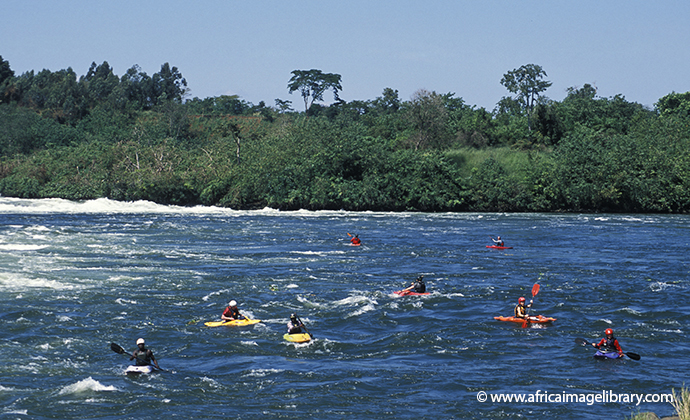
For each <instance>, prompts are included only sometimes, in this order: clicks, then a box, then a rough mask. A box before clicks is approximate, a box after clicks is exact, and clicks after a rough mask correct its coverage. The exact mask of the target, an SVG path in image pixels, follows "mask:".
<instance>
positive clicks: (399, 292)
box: [393, 290, 431, 296]
mask: <svg viewBox="0 0 690 420" xmlns="http://www.w3.org/2000/svg"><path fill="white" fill-rule="evenodd" d="M393 293H395V294H396V295H398V296H424V295H430V294H431V293H429V292H424V293H417V292H413V291H411V290H396V291H395V292H393Z"/></svg>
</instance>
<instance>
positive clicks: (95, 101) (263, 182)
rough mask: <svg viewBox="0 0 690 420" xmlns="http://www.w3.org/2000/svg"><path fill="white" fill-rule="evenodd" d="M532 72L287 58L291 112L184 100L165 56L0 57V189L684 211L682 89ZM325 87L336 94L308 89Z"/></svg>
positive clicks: (223, 200)
mask: <svg viewBox="0 0 690 420" xmlns="http://www.w3.org/2000/svg"><path fill="white" fill-rule="evenodd" d="M336 76H337V77H336ZM545 76H546V73H545V72H544V71H543V70H542V69H541V68H540V67H539V66H536V65H527V66H522V67H520V68H519V69H515V70H512V71H510V72H508V73H506V75H505V76H504V79H503V80H501V83H502V84H503V85H504V86H506V88H507V89H508V92H509V93H512V94H513V95H512V96H506V97H504V98H501V99H500V101H499V102H498V103H497V106H496V108H495V109H493V110H491V111H488V110H486V109H484V108H477V107H475V106H470V105H468V104H466V103H465V102H464V100H463V99H462V98H460V97H457V96H455V94H454V93H446V94H439V93H436V92H427V91H423V90H420V91H418V92H416V93H415V94H414V95H413V97H412V98H410V99H409V100H402V99H400V98H399V96H398V92H397V91H396V90H393V89H391V88H386V89H384V90H383V92H382V95H381V96H380V97H377V98H375V99H372V100H366V101H351V102H346V101H343V100H341V99H339V96H338V91H339V90H340V89H341V87H340V76H339V75H333V74H323V73H321V72H320V71H317V70H310V71H295V72H293V78H292V79H290V85H289V89H290V90H289V92H288V93H292V92H299V94H300V95H301V96H302V99H304V103H305V107H306V109H304V110H303V111H296V110H294V109H293V108H292V102H291V101H289V100H281V99H276V100H275V105H274V106H267V105H266V104H265V103H264V102H260V103H259V104H258V105H254V104H251V103H249V102H246V101H244V100H242V99H241V98H239V97H236V96H220V97H212V98H205V99H200V98H193V99H188V100H185V97H186V94H187V89H186V87H187V83H186V80H185V79H184V78H183V77H182V75H181V73H180V71H179V70H178V69H177V68H176V67H172V66H170V65H169V64H167V63H166V64H163V65H162V66H161V70H160V72H158V73H155V74H153V75H152V76H148V75H147V74H146V73H144V72H143V71H142V70H141V69H139V68H138V66H134V67H132V68H131V69H129V70H128V71H127V72H126V73H125V74H124V75H122V76H121V77H118V76H116V75H115V74H114V73H113V70H112V68H111V67H110V66H109V65H108V63H107V62H104V63H102V64H101V65H96V64H95V63H94V64H93V65H92V66H91V68H90V69H89V70H88V72H87V73H86V74H85V75H84V76H81V77H77V75H76V73H75V72H74V71H73V70H72V69H67V70H60V71H56V72H52V71H49V70H42V71H41V72H38V73H34V72H33V71H31V72H27V73H24V74H21V75H15V74H14V72H13V71H12V70H11V67H10V65H9V63H8V62H7V61H4V60H3V59H2V57H0V194H1V195H4V196H13V197H23V198H44V197H61V198H67V199H73V200H85V199H93V198H99V197H108V198H111V199H116V200H127V201H130V200H151V201H155V202H158V203H164V204H178V205H196V204H204V205H217V206H227V207H232V208H237V209H253V208H263V207H267V206H268V207H273V208H279V209H286V210H292V209H314V210H316V209H336V210H337V209H346V210H391V211H405V210H409V211H537V212H552V211H578V212H580V211H582V212H674V213H686V212H688V211H690V92H688V93H682V94H679V93H670V94H669V95H666V96H664V97H662V98H660V99H659V101H658V102H657V103H656V104H655V108H654V109H646V108H645V107H643V106H641V105H640V104H637V103H633V102H628V101H626V100H625V98H624V97H623V96H620V95H619V96H615V97H612V98H602V97H598V96H597V95H596V89H595V88H594V87H592V86H591V85H584V86H582V87H579V88H575V87H574V88H571V89H570V90H569V91H568V95H567V96H566V98H565V99H564V100H563V101H560V102H558V101H552V100H549V99H548V98H547V97H545V96H544V95H543V93H544V91H545V90H546V89H547V88H548V86H550V82H548V81H546V80H545V79H544V78H545ZM320 83H321V84H320ZM530 89H531V90H530ZM286 90H287V89H286ZM329 90H332V91H333V93H334V96H335V98H336V101H335V102H334V103H333V104H332V105H330V106H323V105H320V104H319V103H316V102H318V101H321V100H322V95H323V93H324V92H326V91H329ZM315 100H316V102H315Z"/></svg>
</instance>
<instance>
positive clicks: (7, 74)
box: [0, 55, 14, 103]
mask: <svg viewBox="0 0 690 420" xmlns="http://www.w3.org/2000/svg"><path fill="white" fill-rule="evenodd" d="M12 77H14V71H12V69H11V68H10V63H9V61H5V60H3V58H2V56H1V55H0V103H2V102H3V101H5V99H4V98H6V97H7V102H9V94H7V95H6V94H5V80H7V81H8V82H9V80H10V79H11V78H12Z"/></svg>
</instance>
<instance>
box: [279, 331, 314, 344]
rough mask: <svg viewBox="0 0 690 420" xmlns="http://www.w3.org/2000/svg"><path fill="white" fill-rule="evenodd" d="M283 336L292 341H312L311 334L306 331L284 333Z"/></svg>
mask: <svg viewBox="0 0 690 420" xmlns="http://www.w3.org/2000/svg"><path fill="white" fill-rule="evenodd" d="M283 338H284V339H285V340H286V341H290V342H292V343H306V342H308V341H311V336H310V335H309V334H306V333H301V334H284V335H283Z"/></svg>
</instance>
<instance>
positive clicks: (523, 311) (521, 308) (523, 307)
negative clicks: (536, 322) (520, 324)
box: [499, 236, 532, 319]
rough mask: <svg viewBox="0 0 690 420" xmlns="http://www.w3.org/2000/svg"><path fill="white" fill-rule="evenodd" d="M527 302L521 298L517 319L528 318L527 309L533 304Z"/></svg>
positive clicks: (517, 306)
mask: <svg viewBox="0 0 690 420" xmlns="http://www.w3.org/2000/svg"><path fill="white" fill-rule="evenodd" d="M499 238H500V236H499ZM525 301H526V300H525V298H524V297H522V296H520V299H518V304H517V305H516V306H515V318H523V319H524V318H527V308H531V307H532V302H531V301H530V303H529V305H525Z"/></svg>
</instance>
